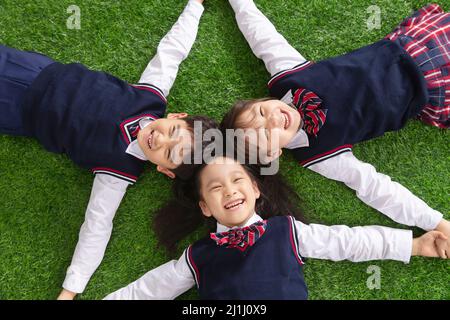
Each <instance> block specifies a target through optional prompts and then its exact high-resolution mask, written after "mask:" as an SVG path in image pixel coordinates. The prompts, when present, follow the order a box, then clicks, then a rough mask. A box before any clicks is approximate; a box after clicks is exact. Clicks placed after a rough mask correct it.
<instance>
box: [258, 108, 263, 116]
mask: <svg viewBox="0 0 450 320" xmlns="http://www.w3.org/2000/svg"><path fill="white" fill-rule="evenodd" d="M259 114H260V115H261V117H264V112H263V108H261V106H259Z"/></svg>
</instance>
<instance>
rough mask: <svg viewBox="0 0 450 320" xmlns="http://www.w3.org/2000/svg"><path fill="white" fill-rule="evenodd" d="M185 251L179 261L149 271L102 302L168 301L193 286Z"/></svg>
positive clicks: (193, 282)
mask: <svg viewBox="0 0 450 320" xmlns="http://www.w3.org/2000/svg"><path fill="white" fill-rule="evenodd" d="M185 255H186V251H185V252H184V253H183V254H182V256H181V257H180V259H178V260H172V261H169V262H167V263H165V264H163V265H161V266H159V267H157V268H155V269H153V270H150V271H149V272H147V273H146V274H145V275H143V276H142V277H141V278H139V279H138V280H136V281H134V282H132V283H130V284H129V285H127V286H126V287H123V288H121V289H119V290H117V291H115V292H113V293H111V294H109V295H107V296H106V297H105V298H104V300H170V299H175V298H176V297H178V296H179V295H181V294H182V293H184V292H186V291H187V290H189V289H190V288H192V287H193V286H194V285H195V281H194V278H193V276H192V273H191V271H190V269H189V266H188V265H187V262H186V256H185Z"/></svg>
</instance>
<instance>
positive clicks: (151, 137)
mask: <svg viewBox="0 0 450 320" xmlns="http://www.w3.org/2000/svg"><path fill="white" fill-rule="evenodd" d="M152 142H153V132H152V133H150V137H149V138H148V146H149V147H150V149H151V148H152Z"/></svg>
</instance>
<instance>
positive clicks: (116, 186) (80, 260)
mask: <svg viewBox="0 0 450 320" xmlns="http://www.w3.org/2000/svg"><path fill="white" fill-rule="evenodd" d="M128 185H129V183H128V182H126V181H124V180H121V179H119V178H115V177H113V176H109V175H106V174H97V175H96V176H95V179H94V184H93V187H92V192H91V197H90V199H89V204H88V207H87V209H86V216H85V220H84V223H83V225H82V226H81V229H80V234H79V238H78V243H77V246H76V248H75V252H74V255H73V258H72V263H71V264H70V266H69V268H68V269H67V273H66V278H65V280H64V283H63V288H64V289H66V290H69V291H72V292H75V293H81V292H83V291H84V289H85V288H86V285H87V283H88V282H89V279H90V278H91V276H92V274H93V273H94V272H95V270H96V269H97V267H98V266H99V265H100V262H101V261H102V259H103V256H104V254H105V250H106V246H107V244H108V241H109V238H110V237H111V232H112V227H113V219H114V216H115V214H116V211H117V209H118V208H119V205H120V202H121V201H122V198H123V196H124V195H125V192H126V189H127V187H128Z"/></svg>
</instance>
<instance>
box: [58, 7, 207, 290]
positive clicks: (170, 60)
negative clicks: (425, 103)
mask: <svg viewBox="0 0 450 320" xmlns="http://www.w3.org/2000/svg"><path fill="white" fill-rule="evenodd" d="M203 10H204V8H203V6H202V5H201V4H200V3H199V2H197V1H195V0H190V1H189V2H188V4H187V5H186V7H185V9H184V11H183V12H182V14H181V15H180V17H179V18H178V20H177V22H176V23H175V24H174V25H173V27H172V28H171V30H170V31H169V32H168V33H167V34H166V35H165V36H164V38H163V39H162V40H161V42H160V43H159V45H158V49H157V53H156V55H155V56H154V57H153V59H151V61H150V62H149V64H148V65H147V67H146V69H145V70H144V72H143V73H142V76H141V78H140V80H139V83H147V84H152V85H154V86H156V87H158V88H159V89H161V91H162V92H163V94H164V95H165V96H166V97H167V95H168V94H169V91H170V89H171V87H172V85H173V83H174V81H175V78H176V75H177V72H178V68H179V65H180V63H181V62H182V61H183V60H184V59H185V58H186V57H187V56H188V54H189V52H190V50H191V48H192V45H193V44H194V41H195V38H196V36H197V31H198V25H199V21H200V17H201V15H202V13H203ZM144 122H145V121H144ZM145 124H147V123H140V125H141V126H145ZM127 153H130V154H131V155H133V156H135V157H138V158H140V159H143V157H145V156H144V155H143V152H142V150H140V149H139V145H138V144H137V143H135V144H133V145H130V146H129V148H128V149H127ZM128 185H129V183H128V182H126V181H124V180H121V179H118V178H115V177H113V176H110V175H105V174H97V175H96V176H95V179H94V184H93V187H92V192H91V196H90V200H89V204H88V206H87V209H86V215H85V221H84V223H83V225H82V226H81V229H80V234H79V239H78V243H77V246H76V248H75V252H74V255H73V258H72V262H71V264H70V266H69V268H68V269H67V273H66V278H65V280H64V283H63V288H65V289H66V290H69V291H72V292H75V293H81V292H83V291H84V289H85V288H86V285H87V283H88V282H89V279H90V278H91V276H92V274H93V273H94V272H95V270H96V269H97V267H98V266H99V265H100V262H101V261H102V259H103V256H104V253H105V250H106V246H107V244H108V242H109V239H110V236H111V232H112V227H113V218H114V216H115V214H116V211H117V209H118V208H119V205H120V202H121V201H122V198H123V197H124V195H125V192H126V189H127V187H128Z"/></svg>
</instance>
